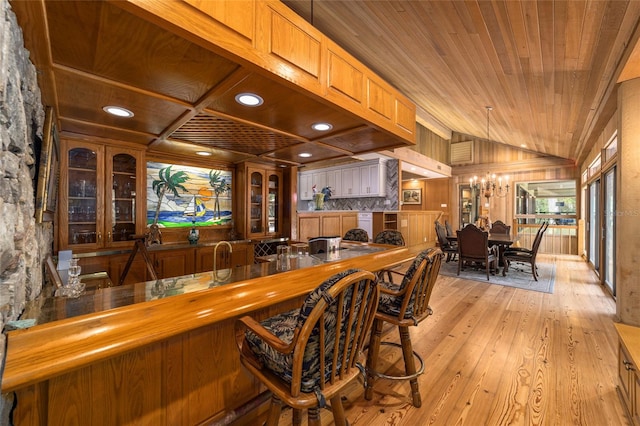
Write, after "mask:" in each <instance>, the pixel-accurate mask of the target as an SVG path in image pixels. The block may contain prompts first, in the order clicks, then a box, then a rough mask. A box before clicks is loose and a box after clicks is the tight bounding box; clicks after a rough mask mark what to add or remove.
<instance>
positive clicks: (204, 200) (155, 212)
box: [147, 161, 233, 228]
mask: <svg viewBox="0 0 640 426" xmlns="http://www.w3.org/2000/svg"><path fill="white" fill-rule="evenodd" d="M231 179H232V173H231V171H230V170H217V169H206V168H203V167H191V166H184V165H180V164H168V163H158V162H154V161H147V225H152V224H154V225H158V226H159V227H160V228H183V227H190V226H215V225H230V224H231V219H232V211H231V208H232V205H233V202H232V190H231V189H232V181H231Z"/></svg>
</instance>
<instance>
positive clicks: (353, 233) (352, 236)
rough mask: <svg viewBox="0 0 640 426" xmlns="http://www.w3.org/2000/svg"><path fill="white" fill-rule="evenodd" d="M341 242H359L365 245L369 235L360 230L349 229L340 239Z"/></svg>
mask: <svg viewBox="0 0 640 426" xmlns="http://www.w3.org/2000/svg"><path fill="white" fill-rule="evenodd" d="M342 240H343V241H359V242H362V243H366V242H368V241H369V234H368V233H367V231H365V230H364V229H361V228H352V229H349V230H348V231H347V232H346V233H345V234H344V237H342Z"/></svg>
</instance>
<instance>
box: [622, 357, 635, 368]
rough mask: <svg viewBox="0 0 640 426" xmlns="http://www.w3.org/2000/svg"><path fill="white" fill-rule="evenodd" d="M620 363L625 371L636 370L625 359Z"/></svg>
mask: <svg viewBox="0 0 640 426" xmlns="http://www.w3.org/2000/svg"><path fill="white" fill-rule="evenodd" d="M622 363H623V364H624V368H625V369H626V370H627V371H635V370H636V369H635V368H634V367H633V363H631V362H629V361H627V360H626V359H625V360H622Z"/></svg>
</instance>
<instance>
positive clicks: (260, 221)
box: [247, 168, 265, 238]
mask: <svg viewBox="0 0 640 426" xmlns="http://www.w3.org/2000/svg"><path fill="white" fill-rule="evenodd" d="M264 177H265V173H264V170H260V169H254V168H249V169H248V179H249V184H248V187H249V191H248V193H247V206H249V208H248V209H247V222H248V229H249V238H251V237H259V236H262V235H264V187H265V179H264Z"/></svg>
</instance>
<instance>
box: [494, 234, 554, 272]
mask: <svg viewBox="0 0 640 426" xmlns="http://www.w3.org/2000/svg"><path fill="white" fill-rule="evenodd" d="M548 226H549V223H548V222H543V223H542V225H540V228H538V232H536V237H535V238H534V239H533V244H532V245H531V249H527V248H524V247H509V248H507V249H506V250H505V251H504V253H502V259H503V260H504V268H503V269H502V275H503V276H506V275H507V272H508V271H509V266H510V265H511V262H520V263H528V264H529V265H531V273H532V274H533V279H534V280H536V281H538V267H537V266H536V257H537V256H538V248H540V243H541V242H542V237H543V236H544V233H545V231H546V230H547V227H548Z"/></svg>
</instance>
